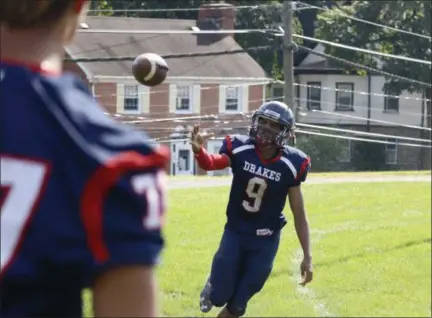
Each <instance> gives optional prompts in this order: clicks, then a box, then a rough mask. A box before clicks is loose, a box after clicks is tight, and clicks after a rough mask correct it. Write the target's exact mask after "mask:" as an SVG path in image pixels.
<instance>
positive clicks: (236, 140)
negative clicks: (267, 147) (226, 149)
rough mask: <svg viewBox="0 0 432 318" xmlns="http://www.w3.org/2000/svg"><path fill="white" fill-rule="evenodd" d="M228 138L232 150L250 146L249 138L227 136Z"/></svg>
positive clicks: (244, 136)
mask: <svg viewBox="0 0 432 318" xmlns="http://www.w3.org/2000/svg"><path fill="white" fill-rule="evenodd" d="M228 137H229V138H230V139H231V143H232V145H233V148H235V147H240V146H243V145H250V144H252V141H251V140H250V138H249V136H246V135H229V136H228Z"/></svg>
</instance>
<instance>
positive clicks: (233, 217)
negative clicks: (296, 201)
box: [219, 135, 311, 235]
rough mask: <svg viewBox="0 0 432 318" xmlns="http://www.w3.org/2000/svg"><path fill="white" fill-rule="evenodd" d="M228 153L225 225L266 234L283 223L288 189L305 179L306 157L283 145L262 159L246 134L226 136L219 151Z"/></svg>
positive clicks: (275, 229)
mask: <svg viewBox="0 0 432 318" xmlns="http://www.w3.org/2000/svg"><path fill="white" fill-rule="evenodd" d="M219 153H220V154H225V155H227V156H229V158H230V160H231V168H232V173H233V180H232V185H231V192H230V197H229V202H228V206H227V218H228V220H227V224H226V227H227V228H229V229H232V230H235V231H237V232H240V233H244V234H258V235H266V234H271V233H273V232H275V231H278V230H280V229H281V228H282V227H283V225H285V224H286V221H285V216H284V215H283V209H284V207H285V203H286V199H287V195H288V189H289V188H290V187H295V186H298V185H300V184H301V183H302V182H304V181H305V180H306V176H307V173H308V171H309V169H310V166H311V164H310V159H309V157H308V156H307V155H306V154H305V153H303V152H302V151H300V150H298V149H296V148H294V147H290V146H285V147H284V148H283V149H281V151H280V153H279V154H278V155H277V156H276V157H274V158H273V159H271V160H264V159H263V158H262V157H261V156H260V153H259V152H258V151H257V149H256V147H255V144H254V143H253V141H252V140H251V139H250V138H249V137H248V136H242V135H232V136H227V137H226V138H225V140H224V142H223V144H222V147H221V149H220V151H219Z"/></svg>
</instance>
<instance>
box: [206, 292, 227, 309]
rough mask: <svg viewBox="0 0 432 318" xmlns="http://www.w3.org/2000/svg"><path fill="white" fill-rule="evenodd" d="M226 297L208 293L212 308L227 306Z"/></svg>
mask: <svg viewBox="0 0 432 318" xmlns="http://www.w3.org/2000/svg"><path fill="white" fill-rule="evenodd" d="M228 297H229V296H222V295H219V294H217V293H214V292H212V293H210V297H209V299H210V302H211V303H212V305H213V306H215V307H223V306H225V305H226V304H227V302H228Z"/></svg>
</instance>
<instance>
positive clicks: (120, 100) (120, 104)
mask: <svg viewBox="0 0 432 318" xmlns="http://www.w3.org/2000/svg"><path fill="white" fill-rule="evenodd" d="M116 112H117V113H123V112H124V84H117V107H116Z"/></svg>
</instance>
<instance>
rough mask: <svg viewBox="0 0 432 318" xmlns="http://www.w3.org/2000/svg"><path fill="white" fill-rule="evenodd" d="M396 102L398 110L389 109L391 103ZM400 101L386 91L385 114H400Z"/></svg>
mask: <svg viewBox="0 0 432 318" xmlns="http://www.w3.org/2000/svg"><path fill="white" fill-rule="evenodd" d="M391 101H395V102H396V106H397V107H396V109H390V108H389V102H391ZM399 102H400V99H399V96H398V97H393V96H392V95H391V94H390V92H389V91H388V90H385V96H384V112H385V113H399V107H400V104H399Z"/></svg>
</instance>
